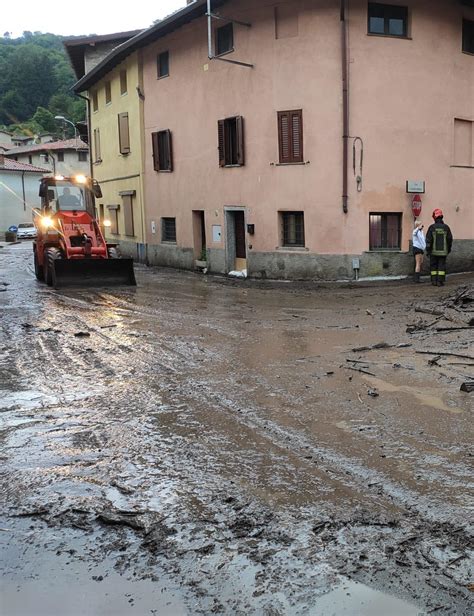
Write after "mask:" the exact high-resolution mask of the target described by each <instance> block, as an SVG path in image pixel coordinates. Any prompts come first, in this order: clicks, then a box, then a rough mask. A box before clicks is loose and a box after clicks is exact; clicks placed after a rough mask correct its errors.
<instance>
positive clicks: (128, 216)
mask: <svg viewBox="0 0 474 616" xmlns="http://www.w3.org/2000/svg"><path fill="white" fill-rule="evenodd" d="M122 200H123V220H124V226H125V235H128V236H130V237H133V236H134V235H135V231H134V225H133V199H132V196H131V195H123V196H122Z"/></svg>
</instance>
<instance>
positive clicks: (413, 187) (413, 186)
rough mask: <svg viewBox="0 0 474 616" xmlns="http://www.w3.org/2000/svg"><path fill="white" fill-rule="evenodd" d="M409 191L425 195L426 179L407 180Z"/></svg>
mask: <svg viewBox="0 0 474 616" xmlns="http://www.w3.org/2000/svg"><path fill="white" fill-rule="evenodd" d="M407 193H410V194H416V195H424V194H425V181H424V180H407Z"/></svg>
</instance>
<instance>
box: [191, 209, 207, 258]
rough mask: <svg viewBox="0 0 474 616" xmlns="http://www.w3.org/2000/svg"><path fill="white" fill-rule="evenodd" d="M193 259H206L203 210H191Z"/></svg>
mask: <svg viewBox="0 0 474 616" xmlns="http://www.w3.org/2000/svg"><path fill="white" fill-rule="evenodd" d="M193 238H194V260H195V261H207V242H206V222H205V218H204V210H193Z"/></svg>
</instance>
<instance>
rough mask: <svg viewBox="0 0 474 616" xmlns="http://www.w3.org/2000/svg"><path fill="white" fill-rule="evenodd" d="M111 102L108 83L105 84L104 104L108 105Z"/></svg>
mask: <svg viewBox="0 0 474 616" xmlns="http://www.w3.org/2000/svg"><path fill="white" fill-rule="evenodd" d="M111 102H112V86H111V84H110V81H106V82H105V104H106V105H109V104H110V103H111Z"/></svg>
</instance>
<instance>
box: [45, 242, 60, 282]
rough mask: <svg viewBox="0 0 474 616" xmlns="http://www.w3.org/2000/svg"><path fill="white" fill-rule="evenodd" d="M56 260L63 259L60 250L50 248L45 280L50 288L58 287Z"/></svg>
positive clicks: (47, 251)
mask: <svg viewBox="0 0 474 616" xmlns="http://www.w3.org/2000/svg"><path fill="white" fill-rule="evenodd" d="M56 259H62V254H61V251H60V250H59V248H48V249H47V250H46V255H45V262H46V272H45V280H46V284H47V285H48V287H53V286H56V280H55V275H54V262H55V261H56Z"/></svg>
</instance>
